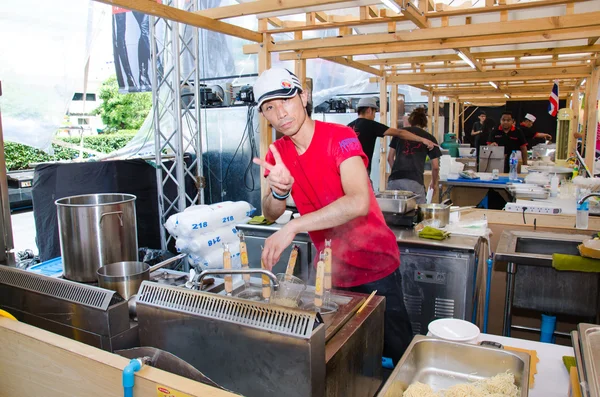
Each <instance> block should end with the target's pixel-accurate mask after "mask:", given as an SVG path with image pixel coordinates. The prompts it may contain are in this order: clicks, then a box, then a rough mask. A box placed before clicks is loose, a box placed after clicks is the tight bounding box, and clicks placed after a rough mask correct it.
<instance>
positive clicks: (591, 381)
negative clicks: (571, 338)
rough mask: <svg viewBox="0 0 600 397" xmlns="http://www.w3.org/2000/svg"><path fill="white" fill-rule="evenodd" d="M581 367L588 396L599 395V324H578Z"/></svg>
mask: <svg viewBox="0 0 600 397" xmlns="http://www.w3.org/2000/svg"><path fill="white" fill-rule="evenodd" d="M577 330H578V331H579V339H580V341H581V354H582V356H583V369H584V373H585V379H586V380H587V385H588V390H589V395H590V396H594V397H596V396H600V326H598V325H595V324H583V323H582V324H579V325H577Z"/></svg>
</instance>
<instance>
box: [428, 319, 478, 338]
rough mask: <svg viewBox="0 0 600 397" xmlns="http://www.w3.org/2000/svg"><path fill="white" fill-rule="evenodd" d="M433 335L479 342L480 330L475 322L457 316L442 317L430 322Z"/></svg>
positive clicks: (430, 330)
mask: <svg viewBox="0 0 600 397" xmlns="http://www.w3.org/2000/svg"><path fill="white" fill-rule="evenodd" d="M428 328H429V332H430V333H431V335H433V336H436V337H438V338H441V339H445V340H449V341H453V342H466V343H474V342H477V338H478V337H479V334H480V331H479V327H477V326H476V325H475V324H473V323H470V322H468V321H465V320H459V319H456V318H441V319H439V320H435V321H432V322H430V323H429V326H428Z"/></svg>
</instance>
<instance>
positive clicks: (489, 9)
mask: <svg viewBox="0 0 600 397" xmlns="http://www.w3.org/2000/svg"><path fill="white" fill-rule="evenodd" d="M492 1H493V0H492ZM583 1H587V0H566V1H565V0H542V1H530V2H519V3H513V4H505V5H496V6H494V5H492V6H488V5H487V0H486V6H485V7H471V8H466V9H458V10H446V11H442V12H435V13H430V14H429V17H430V18H437V17H442V16H463V15H475V14H488V13H497V12H502V11H516V10H525V9H531V8H539V7H552V6H556V5H560V4H571V3H579V2H583Z"/></svg>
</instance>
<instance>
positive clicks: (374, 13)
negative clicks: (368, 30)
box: [367, 6, 379, 18]
mask: <svg viewBox="0 0 600 397" xmlns="http://www.w3.org/2000/svg"><path fill="white" fill-rule="evenodd" d="M367 11H368V14H369V17H370V18H379V9H378V8H377V7H373V6H368V7H367Z"/></svg>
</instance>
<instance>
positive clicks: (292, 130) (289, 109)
mask: <svg viewBox="0 0 600 397" xmlns="http://www.w3.org/2000/svg"><path fill="white" fill-rule="evenodd" d="M307 100H308V97H307V94H306V93H305V92H302V93H301V94H299V95H296V96H294V97H292V98H284V99H272V100H270V101H267V102H265V103H263V104H262V105H261V110H262V114H263V116H265V118H266V119H267V120H268V121H269V123H271V125H272V126H273V127H275V129H276V130H277V131H278V132H280V133H282V134H283V135H286V136H293V135H296V133H297V132H298V131H299V130H300V127H302V125H303V124H304V121H305V120H306V109H305V107H306V103H307Z"/></svg>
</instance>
